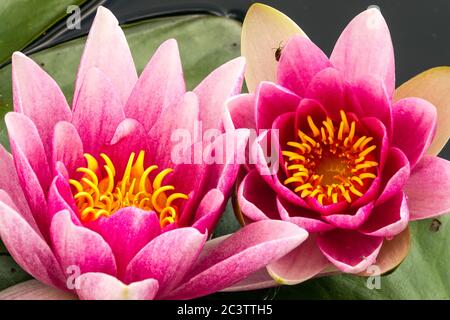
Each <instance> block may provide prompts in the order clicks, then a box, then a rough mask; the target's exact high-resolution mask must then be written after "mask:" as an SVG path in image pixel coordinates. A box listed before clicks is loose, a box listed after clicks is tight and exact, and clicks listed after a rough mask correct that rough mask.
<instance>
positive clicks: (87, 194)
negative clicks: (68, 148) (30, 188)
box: [69, 151, 188, 227]
mask: <svg viewBox="0 0 450 320" xmlns="http://www.w3.org/2000/svg"><path fill="white" fill-rule="evenodd" d="M84 156H85V158H86V161H87V167H81V168H78V169H77V170H76V171H77V172H79V173H81V174H82V177H81V179H80V180H74V179H71V180H69V182H70V184H71V185H72V186H73V187H74V199H75V202H76V204H77V207H78V210H79V214H80V218H81V220H82V221H93V220H96V219H98V218H99V217H101V216H104V217H109V216H111V215H112V214H114V213H115V212H116V211H117V210H119V209H122V208H125V207H137V208H140V209H142V210H146V211H150V210H153V211H155V212H156V213H157V214H158V215H159V219H160V223H161V226H162V227H164V226H167V225H169V224H171V223H173V222H175V221H176V220H177V218H178V208H177V206H175V205H174V204H173V202H174V201H175V200H177V199H185V200H187V199H188V196H187V195H185V194H183V193H175V192H173V191H174V190H175V188H174V186H171V185H164V184H163V179H164V178H165V177H166V176H167V175H168V174H170V173H171V172H172V171H173V170H172V169H170V168H168V169H164V170H162V171H160V172H159V173H157V174H156V176H155V177H154V179H153V181H152V180H151V179H150V178H149V176H150V174H151V173H152V172H153V171H155V170H157V169H158V167H157V166H155V165H153V166H150V167H148V168H145V169H144V156H145V153H144V151H140V152H139V155H138V157H137V159H136V161H135V153H131V155H130V157H129V159H128V162H127V165H126V168H125V171H124V173H123V176H122V178H121V179H120V180H119V179H117V177H116V174H117V172H116V168H115V167H114V164H113V162H112V161H111V159H110V158H109V157H108V156H107V155H106V154H104V153H102V154H100V157H101V158H102V159H103V162H104V166H103V172H102V170H100V168H99V163H98V161H97V159H95V158H94V157H93V156H92V155H90V154H85V155H84ZM99 177H100V178H99ZM117 180H118V181H117ZM169 193H170V194H169Z"/></svg>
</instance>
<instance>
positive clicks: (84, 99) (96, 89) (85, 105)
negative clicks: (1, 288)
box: [72, 68, 124, 155]
mask: <svg viewBox="0 0 450 320" xmlns="http://www.w3.org/2000/svg"><path fill="white" fill-rule="evenodd" d="M84 74H85V77H84V81H83V84H82V85H81V87H80V89H79V94H78V99H77V100H76V102H75V105H74V114H73V119H72V123H73V125H74V126H75V128H77V131H78V133H79V134H80V137H81V141H83V146H84V151H85V152H87V153H90V154H94V155H96V154H97V153H98V152H99V148H100V147H102V146H103V145H105V144H106V143H109V142H110V141H111V138H112V137H113V134H114V132H115V130H116V128H117V126H118V125H119V123H120V122H121V121H122V120H123V119H124V114H123V110H122V104H121V102H120V100H119V97H118V95H117V92H116V91H115V89H114V88H113V86H112V83H111V82H110V80H109V79H108V77H107V76H106V75H105V74H104V73H103V72H102V71H101V70H100V69H97V68H92V69H90V70H89V71H86V72H85V73H84Z"/></svg>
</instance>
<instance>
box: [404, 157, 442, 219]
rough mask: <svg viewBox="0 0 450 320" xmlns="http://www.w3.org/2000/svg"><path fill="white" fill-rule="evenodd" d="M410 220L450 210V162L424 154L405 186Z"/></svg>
mask: <svg viewBox="0 0 450 320" xmlns="http://www.w3.org/2000/svg"><path fill="white" fill-rule="evenodd" d="M404 190H405V193H406V196H407V199H408V207H409V213H410V216H411V217H410V219H411V220H419V219H426V218H431V217H435V216H438V215H441V214H445V213H448V212H449V211H450V195H449V190H450V162H449V161H448V160H445V159H441V158H438V157H433V156H428V155H427V156H424V157H423V158H422V160H420V161H419V163H417V165H416V167H415V168H414V169H413V170H412V172H411V176H410V178H409V180H408V182H407V184H406V186H405V189H404Z"/></svg>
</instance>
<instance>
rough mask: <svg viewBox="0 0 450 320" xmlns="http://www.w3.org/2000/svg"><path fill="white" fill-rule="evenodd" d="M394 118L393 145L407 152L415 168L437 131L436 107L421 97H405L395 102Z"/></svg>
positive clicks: (412, 166)
mask: <svg viewBox="0 0 450 320" xmlns="http://www.w3.org/2000/svg"><path fill="white" fill-rule="evenodd" d="M393 118H394V135H393V146H394V147H398V148H400V149H401V150H402V151H403V152H404V153H405V155H406V156H407V157H408V159H409V163H410V165H411V168H414V166H415V164H416V163H417V161H419V159H420V158H421V157H422V156H423V155H424V154H425V152H426V151H427V149H428V147H429V146H430V144H431V142H432V141H433V138H434V135H435V133H436V118H437V114H436V108H435V107H434V106H433V105H432V104H431V103H429V102H428V101H426V100H423V99H420V98H405V99H402V100H399V101H397V102H396V103H395V104H394V108H393Z"/></svg>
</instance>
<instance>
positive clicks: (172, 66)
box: [124, 39, 186, 131]
mask: <svg viewBox="0 0 450 320" xmlns="http://www.w3.org/2000/svg"><path fill="white" fill-rule="evenodd" d="M185 91H186V87H185V84H184V78H183V67H182V65H181V61H180V53H179V51H178V45H177V42H176V40H174V39H170V40H167V41H166V42H164V43H163V44H161V45H160V46H159V48H158V49H157V50H156V52H155V53H154V54H153V56H152V58H151V59H150V61H149V62H148V64H147V66H146V67H145V69H144V71H143V72H142V74H141V76H140V77H139V80H138V81H137V83H136V85H135V86H134V88H133V91H132V92H131V95H130V97H129V99H128V101H127V103H126V105H125V108H124V110H125V114H126V116H127V117H129V118H133V119H136V120H137V121H139V122H140V123H141V124H142V125H143V126H144V128H145V130H146V131H148V130H150V129H151V128H152V126H153V125H154V123H155V122H156V120H157V119H158V118H159V116H160V115H161V114H162V112H163V111H164V110H165V109H166V108H167V107H168V106H170V105H174V104H175V105H177V104H178V103H179V101H180V99H181V98H182V97H183V94H184V93H185Z"/></svg>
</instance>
